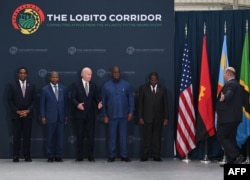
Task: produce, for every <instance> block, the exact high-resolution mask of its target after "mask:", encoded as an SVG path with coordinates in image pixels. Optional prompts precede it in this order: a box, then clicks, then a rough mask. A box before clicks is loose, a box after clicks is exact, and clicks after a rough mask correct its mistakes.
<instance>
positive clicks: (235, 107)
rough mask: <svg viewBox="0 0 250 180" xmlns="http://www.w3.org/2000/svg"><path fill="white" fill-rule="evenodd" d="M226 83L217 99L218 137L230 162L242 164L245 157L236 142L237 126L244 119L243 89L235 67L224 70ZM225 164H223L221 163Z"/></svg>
mask: <svg viewBox="0 0 250 180" xmlns="http://www.w3.org/2000/svg"><path fill="white" fill-rule="evenodd" d="M224 80H225V85H224V87H223V88H222V90H221V92H220V93H219V96H218V98H217V101H216V112H217V117H218V122H217V138H218V141H219V143H220V144H221V146H222V147H223V148H224V151H225V155H226V159H227V163H228V164H240V163H242V161H243V160H244V157H243V156H242V155H241V154H240V150H239V147H238V146H237V142H236V134H237V128H238V125H239V124H240V122H241V121H242V105H243V90H242V87H241V86H240V84H239V83H238V81H237V80H236V79H235V69H234V68H233V67H227V68H226V69H225V71H224ZM221 166H223V165H221Z"/></svg>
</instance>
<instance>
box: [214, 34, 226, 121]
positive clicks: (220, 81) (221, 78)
mask: <svg viewBox="0 0 250 180" xmlns="http://www.w3.org/2000/svg"><path fill="white" fill-rule="evenodd" d="M228 66H229V63H228V56H227V36H226V35H224V40H223V45H222V52H221V58H220V69H219V78H218V84H217V94H216V95H217V97H218V96H219V93H220V92H221V89H222V87H223V86H224V84H225V82H224V70H225V69H226V68H227V67H228ZM214 122H215V123H214V124H215V126H217V114H216V112H215V120H214Z"/></svg>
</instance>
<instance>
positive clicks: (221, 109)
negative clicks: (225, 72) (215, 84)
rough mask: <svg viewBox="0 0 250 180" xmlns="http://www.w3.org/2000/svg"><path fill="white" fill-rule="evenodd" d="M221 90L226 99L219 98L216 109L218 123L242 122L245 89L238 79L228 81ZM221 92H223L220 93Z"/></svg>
mask: <svg viewBox="0 0 250 180" xmlns="http://www.w3.org/2000/svg"><path fill="white" fill-rule="evenodd" d="M221 92H223V94H224V95H225V100H224V101H222V102H220V101H219V100H220V96H218V98H217V102H216V111H217V115H218V123H230V122H240V121H241V120H242V105H243V102H242V101H243V90H242V87H241V86H240V85H239V83H238V81H237V80H236V79H231V80H229V81H227V82H226V83H225V85H224V87H223V88H222V90H221ZM220 94H221V93H220Z"/></svg>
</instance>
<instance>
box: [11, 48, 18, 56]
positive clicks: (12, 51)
mask: <svg viewBox="0 0 250 180" xmlns="http://www.w3.org/2000/svg"><path fill="white" fill-rule="evenodd" d="M17 51H18V49H17V47H15V46H12V47H10V49H9V53H10V54H12V55H15V54H16V53H17Z"/></svg>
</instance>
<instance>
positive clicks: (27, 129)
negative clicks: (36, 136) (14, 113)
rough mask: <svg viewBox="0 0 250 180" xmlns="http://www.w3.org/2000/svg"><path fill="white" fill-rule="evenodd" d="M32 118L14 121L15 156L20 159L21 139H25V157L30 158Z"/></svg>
mask: <svg viewBox="0 0 250 180" xmlns="http://www.w3.org/2000/svg"><path fill="white" fill-rule="evenodd" d="M31 127H32V118H30V117H26V118H18V119H13V156H16V157H19V156H20V150H21V138H22V137H23V155H24V157H30V137H31Z"/></svg>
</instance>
